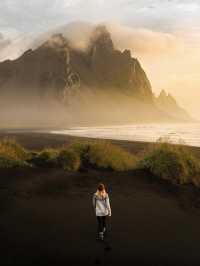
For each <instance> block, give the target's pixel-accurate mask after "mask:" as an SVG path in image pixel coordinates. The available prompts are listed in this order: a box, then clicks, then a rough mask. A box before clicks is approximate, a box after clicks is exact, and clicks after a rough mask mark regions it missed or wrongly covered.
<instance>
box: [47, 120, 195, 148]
mask: <svg viewBox="0 0 200 266" xmlns="http://www.w3.org/2000/svg"><path fill="white" fill-rule="evenodd" d="M51 133H52V134H66V135H72V136H80V137H90V138H101V139H115V140H130V141H147V142H156V141H158V140H159V139H160V138H162V140H166V141H169V142H172V143H180V144H186V145H190V146H198V147H200V123H188V124H135V125H124V126H105V127H74V128H70V129H63V130H59V131H51Z"/></svg>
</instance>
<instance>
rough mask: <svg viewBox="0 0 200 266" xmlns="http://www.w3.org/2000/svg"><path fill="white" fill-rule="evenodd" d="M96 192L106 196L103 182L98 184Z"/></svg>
mask: <svg viewBox="0 0 200 266" xmlns="http://www.w3.org/2000/svg"><path fill="white" fill-rule="evenodd" d="M96 194H97V195H98V196H100V197H106V195H107V193H106V189H105V185H104V184H103V183H99V184H98V187H97V192H96Z"/></svg>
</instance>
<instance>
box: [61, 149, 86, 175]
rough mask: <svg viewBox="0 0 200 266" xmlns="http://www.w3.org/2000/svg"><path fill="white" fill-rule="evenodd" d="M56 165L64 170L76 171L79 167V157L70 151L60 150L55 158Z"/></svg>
mask: <svg viewBox="0 0 200 266" xmlns="http://www.w3.org/2000/svg"><path fill="white" fill-rule="evenodd" d="M57 164H58V166H60V167H61V168H63V169H64V170H68V171H77V170H79V168H80V165H81V160H80V156H79V154H78V153H77V152H75V151H74V150H72V149H62V150H61V151H60V152H59V155H58V157H57Z"/></svg>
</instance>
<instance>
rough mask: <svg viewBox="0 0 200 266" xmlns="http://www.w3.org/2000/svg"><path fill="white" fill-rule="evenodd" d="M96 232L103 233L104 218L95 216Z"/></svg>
mask: <svg viewBox="0 0 200 266" xmlns="http://www.w3.org/2000/svg"><path fill="white" fill-rule="evenodd" d="M97 222H98V232H103V228H104V227H106V216H97Z"/></svg>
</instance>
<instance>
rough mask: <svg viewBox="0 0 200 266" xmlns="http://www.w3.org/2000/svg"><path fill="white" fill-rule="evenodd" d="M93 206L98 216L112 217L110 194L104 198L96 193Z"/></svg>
mask: <svg viewBox="0 0 200 266" xmlns="http://www.w3.org/2000/svg"><path fill="white" fill-rule="evenodd" d="M92 204H93V207H94V210H95V213H96V216H106V215H109V216H111V207H110V200H109V196H108V194H106V197H104V198H102V197H100V196H98V195H97V194H96V193H94V195H93V197H92Z"/></svg>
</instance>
